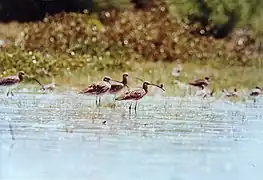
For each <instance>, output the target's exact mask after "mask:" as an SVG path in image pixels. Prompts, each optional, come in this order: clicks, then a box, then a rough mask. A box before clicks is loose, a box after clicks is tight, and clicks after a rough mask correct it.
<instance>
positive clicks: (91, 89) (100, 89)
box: [79, 76, 119, 105]
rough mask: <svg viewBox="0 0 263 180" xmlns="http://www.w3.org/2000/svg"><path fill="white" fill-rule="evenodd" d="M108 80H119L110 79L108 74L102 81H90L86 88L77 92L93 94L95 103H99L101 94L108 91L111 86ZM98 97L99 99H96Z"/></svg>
mask: <svg viewBox="0 0 263 180" xmlns="http://www.w3.org/2000/svg"><path fill="white" fill-rule="evenodd" d="M110 81H113V82H119V81H115V80H111V78H110V77H109V76H105V77H104V78H103V80H102V81H100V82H97V83H92V84H91V85H89V86H88V87H87V88H85V89H83V90H82V91H80V92H79V94H85V95H95V96H96V105H100V102H101V96H103V95H104V94H106V93H107V92H109V90H110V88H111V84H110ZM98 98H99V101H98Z"/></svg>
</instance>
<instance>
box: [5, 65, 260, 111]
mask: <svg viewBox="0 0 263 180" xmlns="http://www.w3.org/2000/svg"><path fill="white" fill-rule="evenodd" d="M180 71H181V70H180V69H176V68H175V69H174V70H173V72H172V74H173V75H174V76H178V75H179V74H180ZM128 76H129V75H128V73H123V75H122V80H121V81H117V80H113V79H111V78H110V77H109V76H105V77H104V78H103V80H102V81H99V82H96V83H92V84H91V85H89V86H88V87H87V88H84V89H83V90H81V91H80V92H79V94H84V95H93V96H96V105H98V106H100V105H101V97H102V96H103V95H105V94H107V93H109V94H113V95H115V98H114V99H115V100H116V101H123V100H132V101H131V103H130V106H129V110H131V108H132V102H133V101H135V106H134V109H135V111H136V109H137V103H138V100H140V99H142V98H143V97H144V96H145V95H146V94H147V93H148V86H156V87H158V88H159V89H161V90H162V91H165V88H164V85H163V84H160V85H157V84H154V83H151V82H149V81H145V80H142V79H140V78H137V77H136V78H137V79H138V80H140V81H142V87H140V88H134V89H130V87H129V86H128ZM25 77H27V78H31V79H33V80H35V81H36V82H37V83H38V84H39V85H40V86H41V90H43V91H46V90H51V91H52V90H54V89H55V88H56V86H57V84H56V83H51V84H47V85H42V84H41V83H40V82H39V81H38V80H37V79H36V78H33V77H30V76H28V75H26V74H25V73H24V72H23V71H20V72H19V73H18V74H17V75H16V76H8V77H5V78H2V79H0V87H4V88H6V90H7V91H6V95H7V96H9V95H10V94H11V95H12V96H13V95H14V94H13V92H12V90H13V89H14V88H16V87H17V86H18V85H19V84H20V83H21V82H22V81H23V80H24V79H25ZM209 81H210V78H209V77H204V78H203V79H197V80H194V81H189V82H188V85H190V86H194V87H198V88H199V89H200V91H199V92H201V94H202V96H203V98H205V97H207V96H213V93H214V92H213V91H212V92H211V91H209V90H208V88H207V87H208V85H209ZM124 88H127V90H126V91H123V90H124ZM222 92H223V93H224V96H225V97H238V96H239V95H238V93H237V89H234V91H233V92H228V91H226V90H222ZM261 93H262V89H261V88H260V87H258V86H257V87H256V88H255V89H253V90H252V91H251V92H250V94H249V95H250V96H252V97H254V102H255V101H256V97H257V96H259V95H260V94H261ZM118 94H120V95H118ZM117 95H118V96H117Z"/></svg>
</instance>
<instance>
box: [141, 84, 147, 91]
mask: <svg viewBox="0 0 263 180" xmlns="http://www.w3.org/2000/svg"><path fill="white" fill-rule="evenodd" d="M142 88H143V89H144V90H145V92H146V93H147V92H148V85H146V84H144V85H143V86H142Z"/></svg>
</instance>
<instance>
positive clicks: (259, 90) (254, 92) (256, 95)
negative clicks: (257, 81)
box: [249, 86, 262, 103]
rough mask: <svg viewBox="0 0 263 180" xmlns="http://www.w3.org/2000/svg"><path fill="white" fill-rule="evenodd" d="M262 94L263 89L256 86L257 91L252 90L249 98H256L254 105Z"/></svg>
mask: <svg viewBox="0 0 263 180" xmlns="http://www.w3.org/2000/svg"><path fill="white" fill-rule="evenodd" d="M261 93H262V89H261V88H260V87H258V86H256V88H255V89H252V91H251V93H250V94H249V96H251V97H254V103H256V97H258V96H259V95H260V94H261Z"/></svg>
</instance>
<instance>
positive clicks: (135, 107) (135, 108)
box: [134, 101, 138, 112]
mask: <svg viewBox="0 0 263 180" xmlns="http://www.w3.org/2000/svg"><path fill="white" fill-rule="evenodd" d="M137 103H138V102H137V101H136V103H135V106H134V110H135V112H136V110H137Z"/></svg>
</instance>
